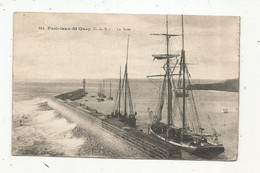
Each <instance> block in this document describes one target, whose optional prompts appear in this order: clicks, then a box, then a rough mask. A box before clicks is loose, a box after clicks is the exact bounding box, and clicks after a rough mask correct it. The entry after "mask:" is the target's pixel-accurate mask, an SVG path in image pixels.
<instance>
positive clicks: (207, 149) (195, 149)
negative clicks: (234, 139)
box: [150, 123, 225, 159]
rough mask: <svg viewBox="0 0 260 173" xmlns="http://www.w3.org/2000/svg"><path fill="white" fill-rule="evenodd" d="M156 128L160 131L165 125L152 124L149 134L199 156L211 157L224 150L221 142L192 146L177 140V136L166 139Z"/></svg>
mask: <svg viewBox="0 0 260 173" xmlns="http://www.w3.org/2000/svg"><path fill="white" fill-rule="evenodd" d="M158 129H159V130H160V131H161V130H162V131H164V130H165V125H164V124H163V123H158V125H156V124H153V125H152V126H151V128H150V132H151V134H152V135H153V136H155V137H157V138H159V139H161V140H163V141H166V142H168V143H170V144H172V145H174V146H177V147H179V148H181V149H183V150H185V151H187V152H189V153H191V154H194V155H196V156H198V157H201V158H205V159H212V158H214V157H216V156H218V155H219V154H221V153H223V152H224V151H225V149H224V147H223V145H222V144H219V145H212V144H209V143H207V144H208V145H207V146H192V145H188V144H185V143H181V141H180V140H179V137H177V138H178V139H176V138H175V139H168V138H166V137H165V135H163V134H159V133H157V131H158ZM177 136H178V135H177Z"/></svg>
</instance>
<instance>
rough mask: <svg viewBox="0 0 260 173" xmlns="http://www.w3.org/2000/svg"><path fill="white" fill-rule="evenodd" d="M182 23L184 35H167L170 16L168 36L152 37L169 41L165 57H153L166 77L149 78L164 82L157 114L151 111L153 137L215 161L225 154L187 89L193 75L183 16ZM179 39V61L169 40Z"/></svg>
mask: <svg viewBox="0 0 260 173" xmlns="http://www.w3.org/2000/svg"><path fill="white" fill-rule="evenodd" d="M181 19H182V34H169V33H168V16H167V19H166V34H152V35H161V36H164V37H166V46H167V47H166V50H167V52H166V54H163V56H162V54H159V55H158V56H154V55H153V57H154V58H155V59H156V60H159V61H165V65H164V66H163V70H164V71H165V74H163V75H151V76H148V77H162V78H163V79H162V84H161V85H160V88H159V97H158V104H157V108H156V111H155V112H153V111H152V110H151V109H150V108H148V114H149V117H150V120H151V126H150V133H151V134H152V135H153V136H155V137H157V138H159V139H161V140H163V141H166V142H168V143H170V144H172V145H174V146H177V147H180V148H182V149H184V150H187V151H189V152H191V153H193V154H195V155H198V156H200V157H206V158H212V157H215V156H217V155H219V154H221V153H223V152H224V146H223V145H222V144H220V143H219V141H218V136H219V134H218V133H217V131H216V129H215V128H214V127H213V123H212V121H211V118H210V116H209V115H208V114H206V115H205V114H202V113H200V112H199V111H198V108H197V103H196V98H195V93H194V92H193V91H192V90H189V93H188V92H187V89H186V87H187V84H189V85H190V84H191V79H190V78H191V75H190V74H189V71H188V67H187V65H186V56H185V49H184V27H183V16H182V18H181ZM178 36H181V37H182V49H181V56H180V57H179V56H178V55H177V54H176V55H175V56H174V54H170V52H169V50H170V49H169V40H170V38H171V37H178ZM178 68H179V70H178ZM176 71H177V72H176ZM176 82H177V84H176ZM183 93H185V94H183ZM165 102H166V103H165ZM164 105H166V109H167V110H166V111H163V108H164ZM200 109H202V107H200ZM165 115H166V117H167V119H166V122H164V121H162V117H163V116H165ZM202 117H204V119H205V122H204V121H203V122H201V119H202ZM206 120H207V121H206ZM206 122H207V126H209V129H206V130H207V131H206V130H205V128H204V126H206V125H205V124H203V123H206Z"/></svg>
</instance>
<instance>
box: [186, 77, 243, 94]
mask: <svg viewBox="0 0 260 173" xmlns="http://www.w3.org/2000/svg"><path fill="white" fill-rule="evenodd" d="M187 89H188V90H217V91H228V92H238V91H239V80H238V79H231V80H226V81H225V82H222V83H212V84H193V85H188V86H187Z"/></svg>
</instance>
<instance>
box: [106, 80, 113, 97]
mask: <svg viewBox="0 0 260 173" xmlns="http://www.w3.org/2000/svg"><path fill="white" fill-rule="evenodd" d="M107 99H108V100H113V97H112V96H111V82H110V85H109V97H108V98H107Z"/></svg>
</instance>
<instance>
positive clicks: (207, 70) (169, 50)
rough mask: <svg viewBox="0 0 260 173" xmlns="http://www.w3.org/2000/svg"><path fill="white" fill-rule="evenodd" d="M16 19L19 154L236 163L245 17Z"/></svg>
mask: <svg viewBox="0 0 260 173" xmlns="http://www.w3.org/2000/svg"><path fill="white" fill-rule="evenodd" d="M13 17H14V20H13V83H12V84H13V94H12V106H13V107H12V151H11V152H12V155H13V156H49V157H77V158H86V157H87V158H89V157H91V158H92V157H95V158H113V159H125V158H128V159H162V160H209V161H212V160H218V161H236V160H237V158H238V136H239V129H238V127H239V73H240V69H239V63H240V51H239V50H240V17H238V16H206V15H159V14H98V13H47V12H45V13H40V12H15V13H14V16H13Z"/></svg>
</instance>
